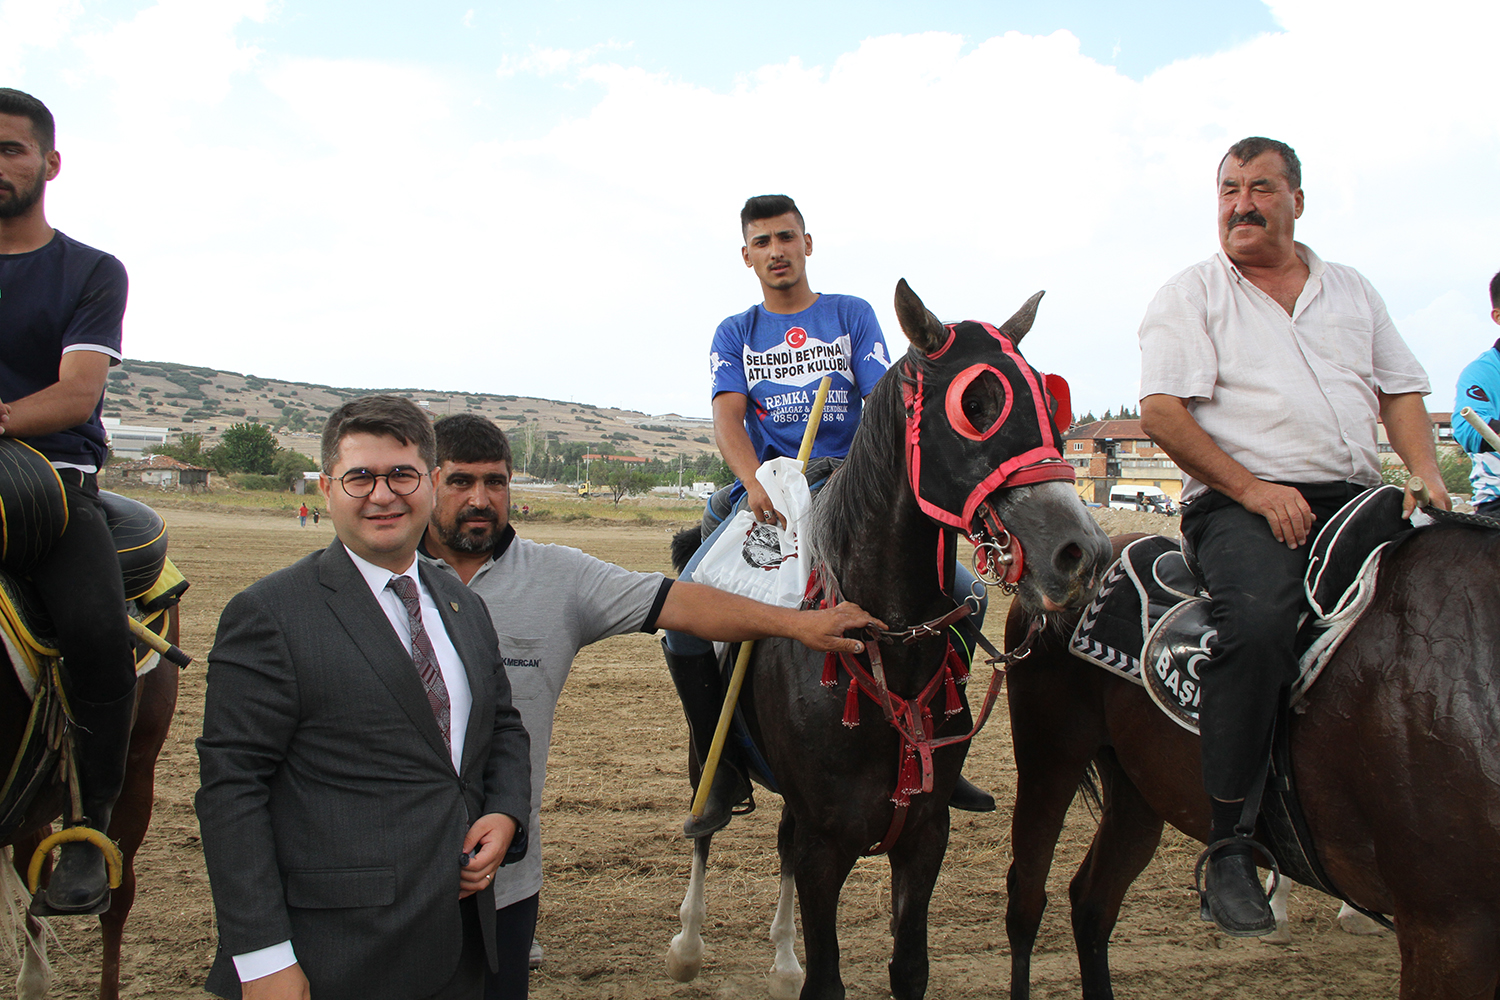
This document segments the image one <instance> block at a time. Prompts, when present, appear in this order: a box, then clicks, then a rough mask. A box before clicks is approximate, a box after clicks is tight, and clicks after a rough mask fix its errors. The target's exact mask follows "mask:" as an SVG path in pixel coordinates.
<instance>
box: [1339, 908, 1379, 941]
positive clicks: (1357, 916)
mask: <svg viewBox="0 0 1500 1000" xmlns="http://www.w3.org/2000/svg"><path fill="white" fill-rule="evenodd" d="M1338 922H1339V926H1340V927H1342V928H1343V929H1344V933H1345V934H1384V933H1385V928H1384V927H1382V926H1380V925H1379V924H1377V923H1376V922H1375V921H1373V920H1371V919H1370V918H1369V917H1367V916H1365V915H1364V914H1363V913H1360V912H1359V911H1358V910H1356V909H1354V908H1352V907H1350V906H1348V905H1345V906H1344V907H1343V908H1342V909H1340V910H1339V915H1338Z"/></svg>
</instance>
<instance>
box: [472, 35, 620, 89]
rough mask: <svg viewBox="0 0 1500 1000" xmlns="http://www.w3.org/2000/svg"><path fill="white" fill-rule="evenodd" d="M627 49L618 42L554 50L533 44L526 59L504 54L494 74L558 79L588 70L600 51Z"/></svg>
mask: <svg viewBox="0 0 1500 1000" xmlns="http://www.w3.org/2000/svg"><path fill="white" fill-rule="evenodd" d="M628 48H630V46H629V45H628V44H624V43H620V42H615V41H608V42H600V43H599V44H598V45H590V46H589V47H587V48H584V49H555V48H546V47H538V46H536V45H533V46H531V47H530V48H529V49H528V50H527V52H526V54H525V55H524V56H512V55H509V54H507V55H505V56H504V57H503V58H502V59H501V60H500V65H499V67H498V68H496V70H495V75H496V76H498V77H500V78H501V79H502V80H503V79H509V78H510V77H513V76H519V75H521V74H523V73H524V74H529V75H532V76H556V75H557V74H559V73H564V72H566V71H568V70H570V69H586V68H587V67H588V66H589V65H590V64H592V63H593V62H594V59H595V57H596V56H598V55H599V54H600V53H601V52H620V51H624V50H625V49H628Z"/></svg>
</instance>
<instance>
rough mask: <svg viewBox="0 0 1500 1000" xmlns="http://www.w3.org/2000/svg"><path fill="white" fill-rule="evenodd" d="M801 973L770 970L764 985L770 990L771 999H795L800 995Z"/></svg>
mask: <svg viewBox="0 0 1500 1000" xmlns="http://www.w3.org/2000/svg"><path fill="white" fill-rule="evenodd" d="M802 978H803V977H802V973H800V972H777V971H776V970H775V969H772V970H771V974H770V975H769V976H767V977H766V985H767V986H768V987H770V990H771V1000H797V998H798V997H800V996H801V995H802Z"/></svg>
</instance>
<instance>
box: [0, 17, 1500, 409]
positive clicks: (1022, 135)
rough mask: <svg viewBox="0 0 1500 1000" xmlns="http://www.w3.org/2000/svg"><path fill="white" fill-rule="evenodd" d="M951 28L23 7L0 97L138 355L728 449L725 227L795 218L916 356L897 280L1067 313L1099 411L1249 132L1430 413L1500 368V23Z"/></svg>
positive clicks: (1047, 341)
mask: <svg viewBox="0 0 1500 1000" xmlns="http://www.w3.org/2000/svg"><path fill="white" fill-rule="evenodd" d="M928 6H929V7H933V8H936V9H923V8H921V7H919V6H918V5H913V4H909V3H900V4H898V3H890V2H885V0H872V2H864V3H811V2H810V3H805V4H802V5H800V6H799V7H798V8H796V9H795V10H791V9H788V10H787V12H785V13H782V12H780V11H772V10H769V9H768V8H764V7H759V6H747V5H742V4H736V5H730V4H712V3H637V4H618V3H565V2H557V0H534V2H531V3H527V4H519V3H490V4H484V3H473V2H469V3H464V2H457V3H450V2H447V0H433V2H429V3H427V4H423V5H413V4H408V3H394V2H387V0H377V2H364V3H357V4H356V3H345V2H327V0H324V2H310V0H276V2H273V0H108V2H99V3H94V2H86V0H0V25H4V29H3V31H0V84H3V85H11V86H18V87H21V88H22V89H26V90H29V91H31V92H33V93H35V94H37V95H38V96H40V97H42V98H43V99H44V100H45V101H47V102H48V104H49V105H50V106H51V107H52V108H53V110H54V111H55V112H56V114H57V116H58V119H59V148H60V149H61V151H62V153H63V157H64V169H63V173H62V175H61V176H60V177H59V178H58V180H57V181H56V182H54V184H53V185H52V186H51V188H50V189H49V193H48V211H49V217H50V219H51V221H52V222H53V224H54V225H56V226H57V227H58V228H61V229H64V230H65V231H67V232H69V233H70V235H73V236H75V237H77V238H79V239H82V240H84V241H85V242H88V243H92V244H94V245H97V246H100V247H103V248H105V249H108V250H110V251H111V252H113V253H115V254H117V255H118V256H119V257H120V258H121V259H122V260H124V261H125V264H126V266H127V268H128V269H129V270H130V272H131V277H132V298H131V306H130V311H129V313H128V315H127V328H126V337H127V340H126V349H127V353H129V354H131V355H133V356H136V357H140V358H143V359H150V360H171V361H179V362H184V363H190V364H200V365H211V366H216V367H221V368H226V369H231V370H236V371H242V372H243V371H249V372H254V373H257V374H265V375H277V376H280V377H285V378H293V379H299V380H306V381H313V382H324V383H331V384H337V385H352V386H370V387H373V386H421V387H430V388H449V389H464V390H469V391H485V392H500V393H518V394H528V395H538V396H545V397H550V398H559V399H577V400H581V401H588V402H594V403H599V404H605V405H619V406H626V407H630V408H633V409H638V410H643V411H646V412H651V413H662V412H669V411H675V412H680V413H692V414H699V415H705V414H707V412H708V396H707V377H706V369H707V365H706V363H705V361H706V354H707V346H708V341H709V338H710V336H711V334H712V331H713V328H714V326H715V325H716V324H717V322H718V321H719V320H720V319H722V318H723V317H724V316H726V315H728V314H730V313H734V312H739V311H741V310H743V309H744V308H745V307H746V306H747V305H749V304H751V303H752V302H753V301H755V299H756V298H757V287H756V285H755V282H754V279H753V276H752V275H751V274H750V273H749V272H748V271H746V270H745V269H744V267H743V265H742V264H741V263H740V261H739V244H740V241H739V239H738V233H737V226H736V224H735V218H736V214H737V212H738V208H739V205H740V203H741V202H742V201H743V200H744V198H745V197H746V196H748V195H750V194H759V193H764V192H768V191H785V192H787V193H789V194H792V195H793V196H794V197H796V198H797V200H798V202H799V204H801V205H802V207H803V210H804V212H805V214H806V215H807V218H808V224H809V230H810V231H811V232H812V233H813V235H814V239H815V247H816V250H815V253H814V256H813V258H812V260H811V262H810V265H809V275H810V277H811V279H812V282H813V286H814V288H815V289H817V290H822V291H839V292H846V293H851V294H857V295H861V296H863V297H865V298H867V299H869V300H870V301H871V302H872V303H873V304H874V305H875V307H876V310H877V314H878V315H879V317H880V319H881V322H882V324H883V325H884V326H885V329H886V334H887V337H888V339H890V340H891V341H892V342H893V346H894V347H895V349H896V351H897V352H898V353H899V350H900V340H901V335H900V332H899V330H898V329H897V328H896V326H895V322H894V316H893V313H892V309H891V307H890V300H891V290H892V289H893V287H894V285H895V282H896V280H897V279H898V278H900V277H903V276H904V277H906V278H908V279H909V280H910V281H911V283H912V285H913V287H915V288H916V289H917V291H918V292H919V294H922V295H923V296H924V297H925V298H926V299H927V301H928V304H929V305H930V306H931V307H932V308H933V309H934V311H935V312H937V313H938V315H939V316H942V317H944V318H946V319H961V318H977V319H991V320H1000V319H1003V318H1004V317H1006V316H1008V315H1009V314H1010V313H1011V312H1012V311H1013V310H1014V309H1015V307H1016V306H1017V305H1019V303H1020V302H1021V301H1022V300H1024V299H1025V298H1026V297H1027V296H1028V295H1029V294H1031V292H1033V291H1035V290H1037V289H1038V288H1045V289H1047V290H1048V295H1047V298H1046V299H1045V300H1044V302H1043V304H1042V309H1041V315H1040V318H1039V321H1038V325H1037V332H1036V333H1034V334H1033V336H1032V338H1030V339H1029V340H1028V343H1027V353H1028V356H1029V357H1031V358H1032V360H1033V362H1034V363H1036V364H1037V365H1038V366H1039V367H1042V368H1043V369H1044V370H1050V371H1055V372H1059V373H1061V374H1063V375H1065V376H1066V377H1068V378H1069V379H1070V381H1071V382H1072V383H1073V387H1074V400H1075V402H1076V405H1077V407H1078V408H1079V409H1080V410H1083V409H1093V410H1094V411H1096V412H1099V411H1102V410H1103V409H1104V408H1106V407H1113V406H1118V405H1119V404H1121V403H1125V402H1131V401H1133V400H1134V398H1135V395H1136V385H1137V367H1138V352H1137V350H1136V343H1135V329H1136V326H1137V325H1138V323H1139V319H1140V316H1141V313H1142V311H1143V310H1144V308H1145V305H1146V303H1147V302H1148V301H1149V300H1150V297H1151V295H1152V294H1153V293H1154V292H1155V290H1156V289H1157V288H1158V287H1160V286H1161V285H1162V284H1163V283H1164V282H1165V281H1166V280H1167V279H1168V278H1169V277H1171V275H1172V274H1174V273H1175V272H1177V271H1179V270H1181V269H1182V268H1184V267H1186V266H1188V265H1189V264H1191V263H1193V262H1195V261H1197V260H1200V259H1202V258H1203V257H1206V256H1208V255H1209V254H1211V253H1212V252H1213V251H1214V250H1215V241H1214V226H1213V195H1214V187H1213V176H1214V166H1215V164H1216V163H1217V162H1218V159H1219V157H1220V156H1221V155H1222V153H1223V150H1224V148H1225V147H1226V146H1228V145H1229V143H1231V142H1233V141H1234V140H1236V139H1239V138H1242V137H1243V136H1245V135H1251V134H1266V135H1272V136H1274V137H1276V138H1280V139H1283V140H1285V141H1287V142H1289V143H1291V144H1292V145H1293V146H1295V147H1296V148H1297V149H1298V151H1299V153H1300V154H1301V156H1302V159H1303V162H1304V177H1305V179H1304V189H1305V190H1306V193H1307V204H1308V208H1307V212H1306V214H1305V215H1304V217H1303V219H1302V221H1301V222H1300V223H1299V226H1298V235H1299V238H1301V239H1303V240H1304V241H1305V242H1307V243H1308V244H1309V245H1311V246H1312V247H1313V248H1314V249H1315V250H1317V251H1318V252H1319V253H1320V254H1321V255H1322V256H1324V257H1325V258H1327V259H1330V260H1337V261H1340V262H1343V263H1348V264H1351V265H1354V266H1356V267H1358V268H1359V269H1360V270H1361V271H1363V272H1364V273H1365V274H1366V275H1367V276H1368V277H1370V279H1371V280H1372V281H1373V282H1374V284H1375V286H1376V287H1377V288H1378V289H1380V290H1381V292H1382V294H1383V295H1384V296H1385V298H1386V300H1387V303H1388V305H1389V307H1390V311H1391V313H1392V315H1393V317H1394V318H1395V319H1396V321H1397V323H1398V325H1399V326H1400V328H1401V329H1402V331H1403V333H1404V334H1405V335H1406V337H1407V339H1408V341H1409V342H1411V343H1412V345H1413V347H1414V349H1415V350H1416V351H1417V354H1418V356H1419V357H1420V358H1421V359H1422V360H1423V362H1424V364H1425V365H1426V366H1427V367H1428V370H1429V372H1430V374H1431V376H1432V380H1433V387H1434V393H1433V397H1432V399H1431V400H1430V405H1431V408H1432V409H1445V408H1447V407H1448V406H1449V405H1450V404H1451V400H1452V394H1453V390H1452V387H1453V380H1454V378H1455V377H1456V376H1457V373H1458V370H1459V368H1461V367H1462V365H1463V364H1464V363H1465V362H1466V361H1467V360H1468V359H1470V358H1472V357H1473V356H1475V355H1476V354H1478V352H1479V351H1480V350H1482V349H1483V348H1484V347H1485V346H1487V345H1488V344H1489V343H1491V342H1493V340H1494V339H1495V337H1496V335H1497V334H1500V329H1497V328H1495V327H1494V325H1493V324H1492V323H1490V321H1489V317H1488V310H1489V306H1488V302H1487V301H1486V299H1485V284H1486V282H1487V281H1488V278H1489V276H1490V275H1491V274H1493V273H1494V272H1495V269H1496V268H1500V241H1497V240H1496V238H1495V235H1494V234H1495V233H1496V232H1497V231H1500V207H1497V204H1496V200H1495V199H1494V197H1493V195H1492V190H1493V186H1494V178H1495V177H1496V176H1500V116H1497V115H1496V114H1495V110H1494V106H1493V104H1494V95H1495V94H1496V93H1500V71H1497V69H1496V66H1497V60H1495V59H1494V57H1493V55H1492V51H1491V50H1492V49H1493V47H1494V43H1495V40H1496V39H1497V38H1500V5H1497V4H1494V3H1493V2H1486V3H1479V2H1458V0H1436V2H1432V3H1427V4H1424V5H1422V8H1421V11H1420V16H1418V15H1416V14H1414V13H1413V8H1412V7H1411V6H1410V5H1409V4H1404V3H1398V2H1391V0H1368V2H1358V3H1356V2H1349V0H1272V2H1269V3H1263V2H1260V0H1226V2H1221V3H1219V4H1215V5H1212V6H1207V5H1202V4H1195V5H1192V6H1189V5H1188V4H1187V3H1177V2H1167V3H1154V4H1118V3H1114V4H1110V3H1092V2H1079V0H1074V2H1054V3H980V2H952V3H943V4H940V5H928ZM778 14H779V15H780V16H777V15H778Z"/></svg>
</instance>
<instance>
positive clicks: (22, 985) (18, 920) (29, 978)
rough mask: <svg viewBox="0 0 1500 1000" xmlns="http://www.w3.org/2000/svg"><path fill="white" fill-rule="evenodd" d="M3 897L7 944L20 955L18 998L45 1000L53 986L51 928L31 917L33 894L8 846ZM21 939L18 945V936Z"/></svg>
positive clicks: (1, 853)
mask: <svg viewBox="0 0 1500 1000" xmlns="http://www.w3.org/2000/svg"><path fill="white" fill-rule="evenodd" d="M0 896H3V897H4V899H5V914H6V921H5V924H6V931H7V933H6V934H5V943H6V944H7V945H8V948H7V950H8V951H9V952H10V954H11V957H12V958H19V960H20V962H19V964H20V967H21V971H20V974H19V975H17V976H16V996H17V998H18V1000H42V998H43V997H45V996H46V995H47V990H48V989H50V988H51V986H52V966H51V965H50V964H48V962H47V935H48V934H49V933H50V932H51V928H50V927H48V926H47V925H46V923H45V922H44V921H41V920H38V919H36V918H35V917H32V916H30V915H29V914H28V913H27V912H26V908H27V907H28V906H29V905H31V894H30V893H28V892H27V891H26V883H25V882H23V881H21V874H20V873H19V872H17V871H16V868H15V865H14V863H13V861H12V856H11V849H10V848H9V847H6V848H4V849H3V850H0ZM17 936H19V937H20V938H21V945H20V946H19V948H18V947H17V944H16V938H17Z"/></svg>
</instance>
